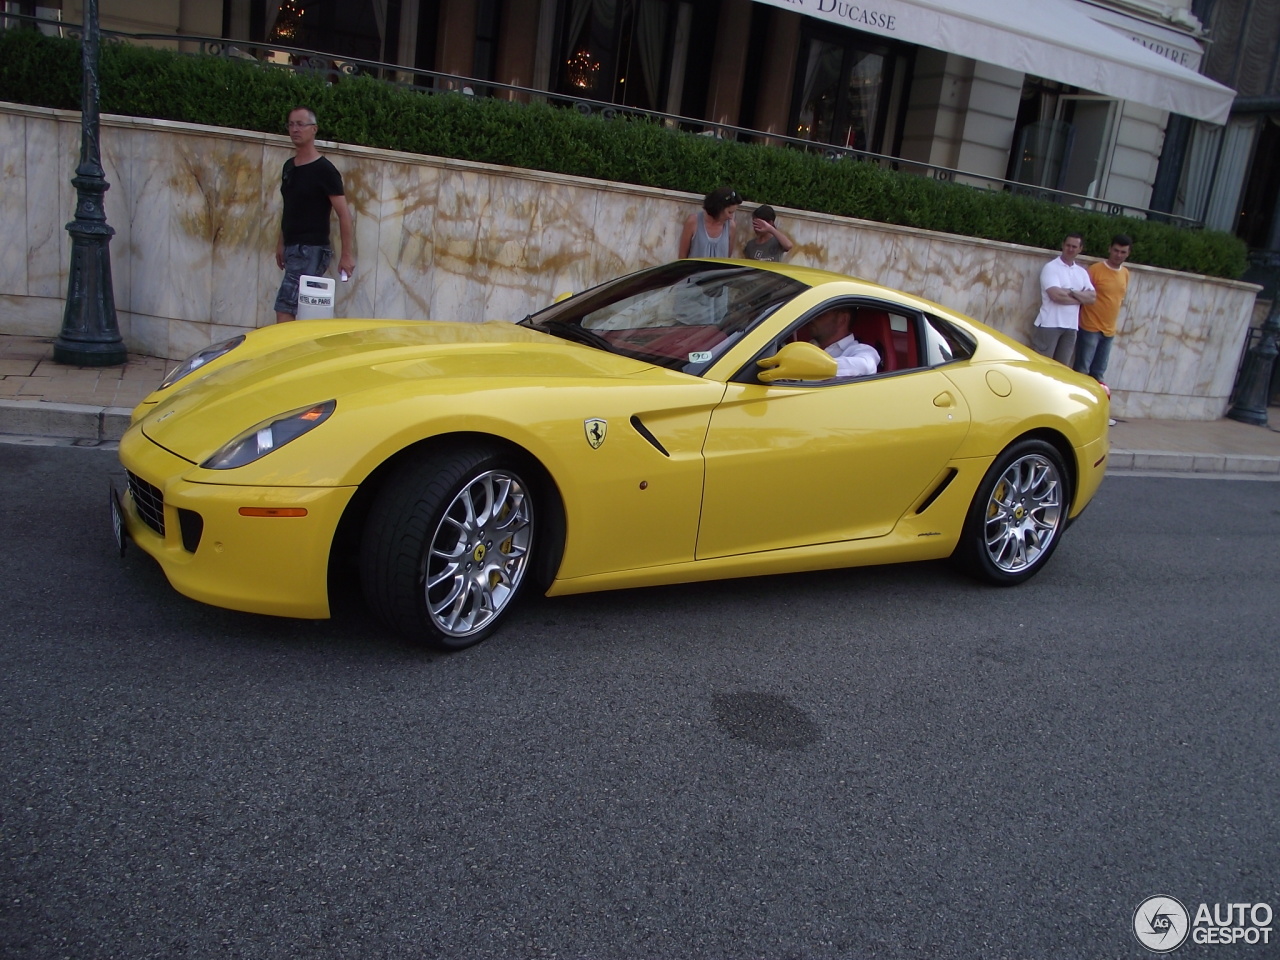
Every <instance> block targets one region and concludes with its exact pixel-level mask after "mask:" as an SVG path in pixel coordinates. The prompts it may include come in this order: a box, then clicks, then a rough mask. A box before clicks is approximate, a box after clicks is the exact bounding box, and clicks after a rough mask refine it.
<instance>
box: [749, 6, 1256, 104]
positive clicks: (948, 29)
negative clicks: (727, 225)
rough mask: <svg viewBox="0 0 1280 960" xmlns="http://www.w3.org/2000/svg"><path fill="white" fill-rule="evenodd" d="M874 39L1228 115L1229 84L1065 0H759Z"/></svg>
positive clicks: (1120, 95) (1130, 97) (1131, 97)
mask: <svg viewBox="0 0 1280 960" xmlns="http://www.w3.org/2000/svg"><path fill="white" fill-rule="evenodd" d="M757 2H760V3H768V4H770V5H772V6H775V7H780V8H782V9H783V10H791V11H793V12H795V13H800V14H804V15H805V16H808V17H814V18H816V19H818V20H825V21H827V22H829V23H836V24H839V25H841V26H844V27H850V28H852V29H854V30H861V31H863V32H865V33H869V34H874V35H877V36H881V37H886V38H890V39H893V40H900V41H903V42H905V43H915V44H919V45H920V46H923V47H931V48H933V49H934V50H942V51H944V52H946V53H954V54H958V55H959V56H962V57H969V58H970V59H973V60H979V61H982V62H983V63H993V64H995V65H996V66H1000V67H1006V68H1008V69H1010V70H1018V71H1020V72H1022V73H1029V74H1032V75H1033V76H1037V77H1044V78H1045V79H1047V80H1057V81H1058V82H1059V83H1066V84H1070V85H1071V86H1075V87H1080V88H1082V89H1084V90H1090V91H1092V92H1094V93H1101V94H1105V95H1106V96H1109V97H1116V98H1117V99H1120V100H1132V101H1134V102H1136V103H1142V104H1146V105H1147V106H1150V107H1156V108H1157V109H1160V110H1168V111H1170V112H1171V113H1180V114H1182V115H1183V116H1187V117H1192V118H1194V119H1196V120H1206V121H1208V122H1209V123H1226V121H1227V115H1228V114H1229V113H1230V111H1231V102H1232V101H1233V100H1234V99H1235V91H1234V90H1232V89H1231V88H1230V87H1224V86H1223V85H1222V84H1220V83H1216V82H1214V81H1213V80H1210V79H1209V78H1208V77H1205V76H1201V75H1200V74H1198V73H1196V72H1194V71H1192V70H1188V69H1187V68H1186V67H1181V66H1179V65H1178V64H1176V63H1174V62H1173V61H1172V60H1169V59H1166V58H1165V57H1162V56H1160V54H1158V53H1153V52H1152V51H1151V50H1148V49H1147V48H1146V47H1143V46H1142V45H1141V44H1140V43H1138V42H1136V41H1135V40H1132V39H1129V38H1128V37H1125V36H1123V35H1121V34H1120V33H1118V32H1117V31H1116V30H1114V29H1113V28H1111V27H1109V26H1105V25H1103V24H1101V23H1097V22H1095V21H1094V20H1092V19H1090V18H1089V17H1088V16H1086V15H1085V14H1083V13H1081V12H1080V11H1079V10H1077V9H1075V8H1074V7H1072V6H1070V5H1068V4H1067V3H1066V2H1064V0H757Z"/></svg>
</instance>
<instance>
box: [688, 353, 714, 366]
mask: <svg viewBox="0 0 1280 960" xmlns="http://www.w3.org/2000/svg"><path fill="white" fill-rule="evenodd" d="M711 356H712V354H711V351H710V350H695V351H694V352H693V353H691V354H689V362H690V363H706V362H707V361H708V360H710V359H711Z"/></svg>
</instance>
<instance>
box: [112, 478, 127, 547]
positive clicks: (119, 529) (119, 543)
mask: <svg viewBox="0 0 1280 960" xmlns="http://www.w3.org/2000/svg"><path fill="white" fill-rule="evenodd" d="M109 493H110V497H109V498H108V499H109V500H110V507H111V532H112V533H113V534H114V535H115V538H116V549H117V550H119V551H120V556H122V557H123V556H124V551H125V547H127V546H128V545H129V535H128V534H127V533H126V532H125V528H124V507H122V506H121V505H120V494H118V493H116V485H115V484H114V483H111V484H110V490H109Z"/></svg>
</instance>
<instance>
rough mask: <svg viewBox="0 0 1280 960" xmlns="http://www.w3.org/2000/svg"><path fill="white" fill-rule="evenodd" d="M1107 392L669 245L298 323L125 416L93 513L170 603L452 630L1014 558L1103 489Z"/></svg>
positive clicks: (953, 335) (1014, 350)
mask: <svg viewBox="0 0 1280 960" xmlns="http://www.w3.org/2000/svg"><path fill="white" fill-rule="evenodd" d="M1107 408H1108V401H1107V396H1106V394H1105V392H1104V390H1103V388H1102V387H1101V386H1099V385H1098V384H1097V383H1095V382H1094V381H1093V380H1092V379H1090V378H1088V377H1085V376H1081V375H1079V374H1076V373H1073V372H1072V371H1070V370H1068V369H1067V368H1066V367H1064V366H1061V365H1060V364H1057V363H1055V362H1053V361H1051V360H1047V359H1045V358H1043V357H1040V356H1038V355H1036V354H1034V353H1032V352H1031V351H1029V350H1028V349H1026V348H1024V347H1022V346H1020V345H1018V344H1017V343H1014V342H1013V341H1012V340H1009V339H1008V338H1006V337H1003V336H1001V335H1000V334H998V333H996V332H994V331H992V330H990V329H988V328H986V327H984V326H982V325H981V324H979V323H977V322H975V321H973V320H971V319H969V318H967V317H964V316H962V315H960V314H957V313H954V312H952V311H950V310H947V309H945V308H944V307H941V306H938V305H937V304H934V303H930V302H929V301H926V300H921V299H918V298H916V297H912V296H909V295H907V294H904V293H899V292H897V291H895V290H890V289H887V288H885V287H881V286H877V285H876V284H873V283H868V282H865V281H862V280H855V279H851V278H849V277H843V276H839V275H837V274H832V273H827V272H824V271H819V270H811V269H807V268H803V267H795V266H789V265H785V264H772V263H764V264H759V263H747V262H744V261H730V260H681V261H677V262H675V263H670V264H666V265H664V266H660V267H654V268H652V269H649V270H644V271H641V272H639V273H635V274H632V275H630V276H626V277H622V278H620V279H618V280H613V281H611V282H609V283H606V284H603V285H601V286H599V287H596V288H594V289H592V290H589V291H587V292H585V293H580V294H578V295H576V296H573V297H569V298H566V299H561V300H559V301H557V302H556V303H555V304H553V305H552V306H550V307H547V308H546V309H545V310H542V311H541V312H539V313H536V314H533V315H531V316H528V317H526V318H525V319H524V320H523V321H521V322H520V323H518V324H517V323H509V322H506V321H498V322H489V323H479V324H469V323H437V322H412V321H386V320H316V321H309V322H297V323H288V324H281V325H278V326H273V327H269V328H264V329H262V330H257V331H254V332H253V333H250V334H248V335H247V336H240V337H236V338H235V339H233V340H228V341H226V342H224V343H220V344H216V345H214V346H211V347H209V348H208V349H206V350H203V351H201V352H200V353H198V354H197V355H195V356H194V357H192V358H190V359H189V360H187V361H186V362H185V363H183V364H182V365H181V366H180V367H178V368H177V369H176V370H175V371H174V372H173V373H172V374H170V375H169V377H168V378H167V380H166V381H165V383H164V384H163V385H162V386H161V387H160V389H159V390H157V391H156V392H155V393H153V394H151V395H150V396H149V397H147V399H146V400H144V401H143V402H142V404H140V405H139V407H138V408H137V409H136V410H135V411H134V415H133V425H132V426H131V428H130V429H129V431H128V432H127V433H126V435H125V437H124V438H123V440H122V441H121V443H120V460H121V462H122V463H123V465H124V467H125V469H126V471H127V492H125V493H122V494H121V495H116V494H115V493H114V491H113V494H112V497H111V509H112V515H113V521H114V523H115V527H116V533H117V537H118V538H119V539H120V541H121V549H123V548H124V544H125V543H126V542H127V540H132V541H133V542H134V543H136V544H138V545H139V546H140V547H141V548H142V549H143V550H145V551H146V552H147V553H149V554H150V555H151V556H153V557H155V559H156V560H157V561H159V563H160V566H161V567H162V568H163V569H164V572H165V575H166V576H167V577H168V578H169V582H170V583H171V584H172V585H173V586H174V587H175V588H176V589H177V590H178V591H180V592H181V593H183V594H186V595H187V596H189V597H194V598H195V599H197V600H201V601H204V602H206V603H212V604H217V605H219V606H224V607H231V608H233V609H237V610H248V611H253V612H257V613H268V614H278V615H283V616H291V617H326V616H328V615H329V592H330V583H331V579H332V578H335V577H341V576H343V575H344V574H350V573H351V572H352V571H354V570H358V576H359V579H360V581H361V583H362V585H363V589H364V594H365V596H366V598H367V600H368V603H369V606H370V607H371V608H372V609H373V611H374V612H375V613H376V614H377V615H378V616H379V617H380V618H381V619H382V620H383V621H384V622H385V623H387V624H388V625H389V626H391V627H393V628H395V629H396V630H399V631H402V632H403V633H405V634H407V635H409V636H411V637H417V638H421V639H423V640H425V641H428V642H431V643H433V644H435V645H438V646H441V647H444V648H448V649H458V648H461V647H465V646H468V645H470V644H473V643H475V642H477V641H479V640H481V639H483V638H484V637H485V636H487V635H488V634H489V633H491V632H492V631H493V630H494V628H495V627H496V626H497V625H498V624H499V622H500V621H501V619H502V617H503V615H504V614H505V613H507V612H508V611H509V610H510V609H511V607H512V604H513V603H515V601H516V599H517V597H518V596H519V595H520V593H521V591H522V590H526V589H536V590H542V591H545V592H546V593H547V594H548V595H552V596H554V595H559V594H570V593H581V592H586V591H592V590H607V589H612V588H615V587H639V586H648V585H653V584H670V583H683V582H687V581H693V580H708V579H715V578H722V577H742V576H750V575H753V574H767V573H785V572H794V571H802V570H818V569H824V568H831V567H849V566H860V565H864V564H875V563H896V562H899V561H906V560H929V559H937V558H942V557H954V558H955V559H956V560H957V561H958V562H959V563H961V564H962V565H963V566H964V567H965V568H967V569H969V570H971V571H972V572H974V573H975V574H977V575H978V576H980V577H982V578H984V579H986V580H988V581H991V582H993V583H996V584H1014V583H1018V582H1020V581H1022V580H1025V579H1026V578H1027V577H1030V576H1031V575H1032V574H1034V573H1035V572H1036V571H1037V570H1039V569H1040V568H1041V567H1042V566H1044V564H1045V562H1046V561H1047V560H1048V559H1049V557H1050V555H1051V554H1052V553H1053V550H1054V548H1055V547H1056V546H1057V544H1058V541H1059V540H1060V539H1061V537H1062V533H1063V531H1064V529H1065V528H1066V526H1067V524H1068V523H1069V521H1070V520H1071V519H1072V518H1074V517H1075V516H1077V515H1078V514H1079V513H1080V511H1081V510H1083V509H1084V507H1085V505H1086V504H1087V503H1088V502H1089V500H1090V498H1091V497H1092V496H1093V495H1094V493H1095V491H1096V490H1097V489H1098V485H1099V483H1101V481H1102V476H1103V472H1104V469H1105V463H1106V458H1107V417H1108V409H1107Z"/></svg>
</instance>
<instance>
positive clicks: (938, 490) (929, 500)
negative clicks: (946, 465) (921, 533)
mask: <svg viewBox="0 0 1280 960" xmlns="http://www.w3.org/2000/svg"><path fill="white" fill-rule="evenodd" d="M959 472H960V471H958V470H957V469H956V468H955V467H952V468H951V469H950V470H948V471H947V475H946V476H945V477H943V478H942V482H941V483H939V484H938V485H937V486H936V487H934V488H933V493H931V494H929V495H928V496H927V497H925V498H924V503H922V504H920V506H918V507H917V508H916V516H919V515H920V514H922V513H924V512H925V511H926V510H928V509H929V507H930V506H932V505H933V501H935V500H937V499H938V498H939V497H940V496H942V491H943V490H945V489H947V487H949V486H951V481H952V480H954V479H955V478H956V474H957V473H959Z"/></svg>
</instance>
